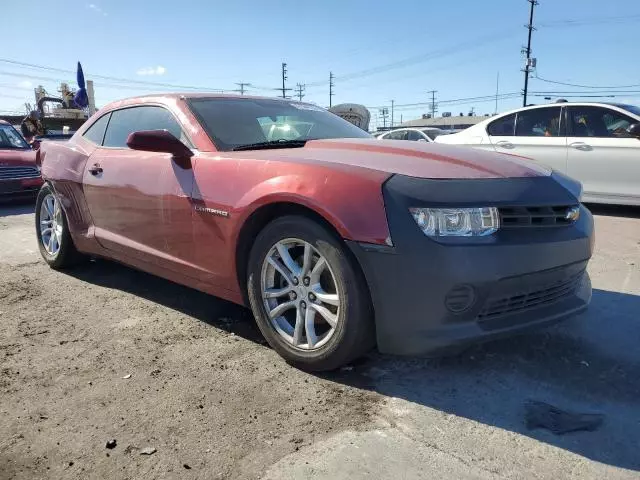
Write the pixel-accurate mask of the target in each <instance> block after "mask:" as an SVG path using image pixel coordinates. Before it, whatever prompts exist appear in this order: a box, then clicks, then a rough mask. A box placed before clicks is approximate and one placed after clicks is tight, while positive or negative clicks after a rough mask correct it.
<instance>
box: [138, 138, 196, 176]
mask: <svg viewBox="0 0 640 480" xmlns="http://www.w3.org/2000/svg"><path fill="white" fill-rule="evenodd" d="M127 146H128V147H129V148H130V149H132V150H142V151H145V152H162V153H170V154H171V155H172V157H173V161H174V162H176V164H177V165H178V166H180V167H182V168H191V157H193V152H192V151H191V149H190V148H189V147H187V146H186V145H185V144H184V143H182V142H181V141H180V140H178V139H177V138H176V137H175V136H174V135H173V134H172V133H171V132H169V131H167V130H143V131H140V132H133V133H130V134H129V136H128V137H127Z"/></svg>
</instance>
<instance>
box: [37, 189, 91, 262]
mask: <svg viewBox="0 0 640 480" xmlns="http://www.w3.org/2000/svg"><path fill="white" fill-rule="evenodd" d="M36 236H37V237H38V248H39V249H40V254H41V255H42V258H44V260H45V261H46V262H47V263H48V264H49V266H50V267H52V268H66V267H69V266H71V265H74V264H76V263H78V262H79V261H81V260H82V259H84V258H85V257H84V256H83V255H82V254H81V253H79V252H78V250H76V247H75V245H74V244H73V240H72V239H71V235H70V234H69V228H68V226H67V218H66V216H65V213H64V210H63V209H62V206H61V205H60V200H59V199H58V197H57V196H56V194H55V192H54V191H53V189H52V188H51V186H50V185H48V184H45V185H43V186H42V188H41V189H40V192H39V193H38V198H37V200H36Z"/></svg>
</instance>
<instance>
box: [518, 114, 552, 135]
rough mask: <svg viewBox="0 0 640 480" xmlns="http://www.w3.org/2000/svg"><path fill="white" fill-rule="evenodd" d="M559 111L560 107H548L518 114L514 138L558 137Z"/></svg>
mask: <svg viewBox="0 0 640 480" xmlns="http://www.w3.org/2000/svg"><path fill="white" fill-rule="evenodd" d="M560 111H561V109H560V107H550V108H534V109H533V110H524V111H522V112H518V118H517V120H516V136H518V137H559V136H560Z"/></svg>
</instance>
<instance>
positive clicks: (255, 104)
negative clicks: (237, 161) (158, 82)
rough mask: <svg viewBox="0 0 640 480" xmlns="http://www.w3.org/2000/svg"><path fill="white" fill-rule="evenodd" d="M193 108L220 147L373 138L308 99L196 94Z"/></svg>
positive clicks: (219, 148)
mask: <svg viewBox="0 0 640 480" xmlns="http://www.w3.org/2000/svg"><path fill="white" fill-rule="evenodd" d="M189 105H190V106H191V109H192V110H193V111H194V113H195V114H196V116H197V117H198V118H199V119H200V123H202V126H203V127H204V128H205V130H206V131H207V133H208V134H209V136H210V137H211V139H212V140H213V142H214V143H215V144H216V147H217V148H218V150H223V151H225V150H232V149H234V148H237V147H241V146H243V145H252V144H254V143H261V142H279V141H280V142H282V143H281V144H280V145H281V146H282V148H286V147H287V146H291V145H290V144H289V145H288V144H287V142H283V140H293V141H295V140H299V141H305V140H315V139H323V138H371V135H369V133H367V132H365V131H364V130H362V129H360V128H358V127H356V126H355V125H352V124H351V123H349V122H347V121H346V120H343V119H341V118H340V117H338V116H337V115H334V114H332V113H329V112H328V111H327V110H325V109H324V108H321V107H317V106H315V105H311V104H308V103H300V102H294V101H283V100H276V99H273V100H271V99H255V98H194V99H191V100H190V101H189Z"/></svg>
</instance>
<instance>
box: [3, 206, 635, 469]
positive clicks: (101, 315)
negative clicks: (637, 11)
mask: <svg viewBox="0 0 640 480" xmlns="http://www.w3.org/2000/svg"><path fill="white" fill-rule="evenodd" d="M31 208H32V207H31V206H30V205H26V206H18V207H16V206H12V207H3V208H0V479H2V480H4V479H37V478H53V479H61V478H65V479H66V478H69V479H87V478H95V479H106V478H111V479H120V478H123V479H124V478H163V479H164V478H201V479H208V478H212V479H217V478H220V479H223V478H224V479H227V478H229V479H236V478H238V479H240V478H241V479H245V478H247V479H249V478H262V477H266V478H274V479H276V478H391V477H393V478H604V477H607V478H640V474H639V472H640V455H639V454H638V452H639V451H640V400H639V399H640V349H639V348H638V344H639V342H640V296H639V295H640V210H633V209H603V211H601V212H600V214H599V216H598V217H597V245H598V247H597V248H598V250H597V254H596V257H595V258H594V260H593V262H592V263H591V266H590V272H591V275H592V278H593V284H594V288H595V291H594V301H593V305H592V308H591V309H590V311H589V313H587V314H586V315H584V316H583V317H581V318H578V319H576V320H572V321H569V322H567V323H565V324H563V325H561V326H559V327H556V328H552V329H549V330H545V331H541V332H534V333H531V334H529V335H526V336H523V337H518V338H517V339H508V340H504V341H500V342H494V343H490V344H487V345H484V346H481V347H477V348H474V349H472V350H470V351H469V352H466V353H465V354H463V355H462V356H460V357H456V358H453V359H445V360H438V361H434V360H431V361H430V360H422V359H399V358H391V357H384V356H381V355H378V354H376V353H372V354H371V355H370V356H369V357H368V358H366V359H364V360H363V361H361V362H359V363H357V364H355V365H353V366H352V367H349V368H348V369H345V370H343V371H340V372H337V373H333V374H329V375H321V376H318V375H310V374H307V373H303V372H301V371H298V370H295V369H294V368H292V367H290V366H288V365H287V364H285V363H284V362H283V361H282V360H281V359H280V357H278V355H277V354H276V353H275V352H273V351H272V350H271V349H270V348H269V347H268V346H267V345H265V343H264V340H263V339H262V337H261V335H260V333H259V331H258V330H257V328H256V327H255V326H254V324H253V320H252V319H251V317H250V315H249V314H248V312H246V311H244V310H243V309H240V308H238V307H235V306H233V305H231V304H228V303H225V302H222V301H220V300H217V299H215V298H213V297H210V296H207V295H204V294H202V293H199V292H196V291H193V290H190V289H187V288H184V287H181V286H178V285H175V284H172V283H170V282H167V281H165V280H161V279H158V278H155V277H152V276H150V275H147V274H144V273H140V272H137V271H134V270H131V269H128V268H126V267H123V266H120V265H117V264H114V263H110V262H106V261H94V262H91V263H90V264H88V265H86V266H83V267H80V268H77V269H74V270H72V271H68V272H64V273H62V272H56V271H53V270H50V269H49V268H48V267H47V266H46V265H45V264H44V262H43V261H41V259H40V257H39V254H38V252H37V247H36V244H35V236H34V233H33V215H32V213H31ZM531 398H533V399H537V400H542V401H547V402H550V403H554V404H555V405H558V406H560V407H563V408H570V409H574V410H577V411H587V412H598V413H602V414H604V415H605V423H604V425H603V427H602V428H601V429H600V430H598V431H596V432H581V433H575V434H571V435H568V436H563V437H557V436H554V435H553V434H551V433H549V432H546V431H539V430H536V431H528V430H526V428H525V427H524V425H523V421H522V405H523V403H524V402H525V401H526V400H527V399H531ZM113 439H115V440H116V445H115V447H114V448H106V443H107V442H108V441H109V440H113ZM149 447H151V448H153V449H155V450H156V451H155V453H153V454H151V455H145V454H144V453H143V452H144V449H146V448H149Z"/></svg>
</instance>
